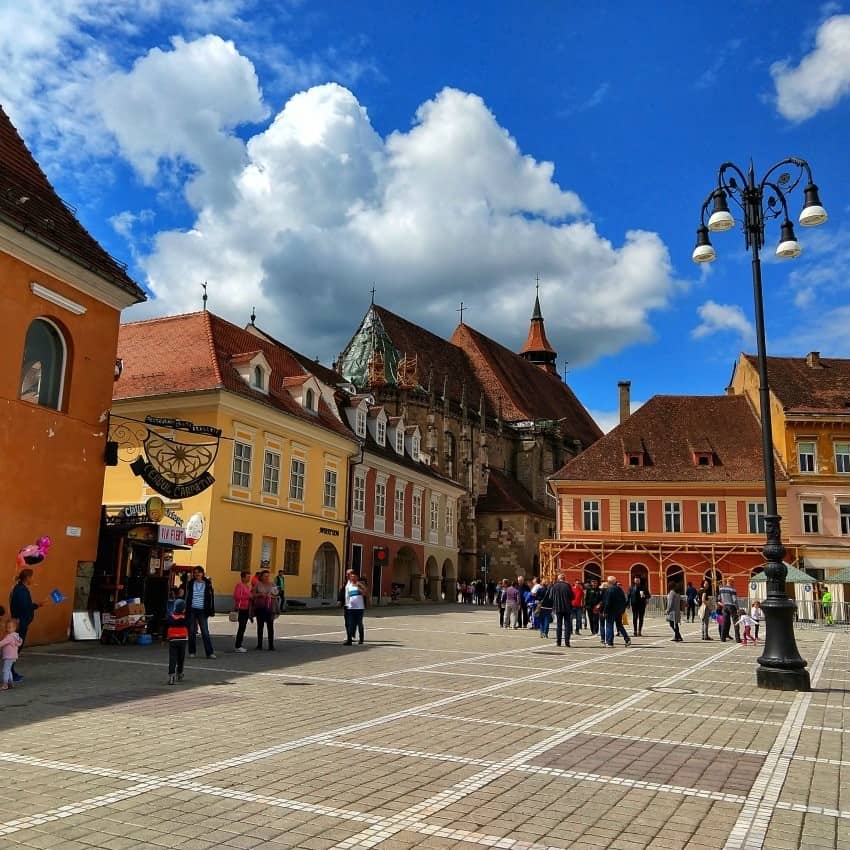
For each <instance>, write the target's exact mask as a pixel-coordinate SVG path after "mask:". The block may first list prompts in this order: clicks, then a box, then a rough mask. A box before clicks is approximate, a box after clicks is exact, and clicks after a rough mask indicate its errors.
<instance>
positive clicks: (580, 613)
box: [573, 605, 584, 634]
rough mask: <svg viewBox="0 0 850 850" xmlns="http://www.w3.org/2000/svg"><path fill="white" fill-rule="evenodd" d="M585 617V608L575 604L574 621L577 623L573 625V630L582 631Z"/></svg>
mask: <svg viewBox="0 0 850 850" xmlns="http://www.w3.org/2000/svg"><path fill="white" fill-rule="evenodd" d="M583 619H584V608H581V607H578V608H577V607H576V606H575V605H573V622H574V623H575V625H574V626H573V631H574V632H575V633H576V634H578V633H579V632H580V631H581V623H582V620H583Z"/></svg>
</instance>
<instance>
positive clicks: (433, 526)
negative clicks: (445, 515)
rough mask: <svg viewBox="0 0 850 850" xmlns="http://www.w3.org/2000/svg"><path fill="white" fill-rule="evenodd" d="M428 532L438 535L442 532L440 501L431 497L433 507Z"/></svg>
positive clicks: (429, 517) (431, 507) (430, 512)
mask: <svg viewBox="0 0 850 850" xmlns="http://www.w3.org/2000/svg"><path fill="white" fill-rule="evenodd" d="M428 530H429V531H430V532H431V533H432V534H437V533H439V531H440V500H439V498H435V497H434V496H431V506H430V509H429V516H428Z"/></svg>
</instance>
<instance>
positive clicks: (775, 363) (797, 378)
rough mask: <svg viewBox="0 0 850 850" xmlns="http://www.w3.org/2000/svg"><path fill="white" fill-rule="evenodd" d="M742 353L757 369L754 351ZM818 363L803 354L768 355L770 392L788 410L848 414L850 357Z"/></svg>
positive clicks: (823, 359) (824, 359)
mask: <svg viewBox="0 0 850 850" xmlns="http://www.w3.org/2000/svg"><path fill="white" fill-rule="evenodd" d="M742 356H743V357H744V358H745V359H746V360H747V361H748V362H749V363H750V365H751V366H752V367H753V369H756V370H758V358H757V357H756V356H755V355H754V354H744V355H742ZM819 363H820V366H815V367H811V366H809V365H808V364H807V362H806V358H805V357H768V358H767V379H768V383H769V384H770V389H771V391H772V392H773V394H774V395H775V396H776V398H777V399H779V402H780V404H781V405H782V407H783V408H784V409H785V410H787V411H789V412H794V411H799V412H801V413H814V412H841V413H845V414H850V360H839V359H833V358H828V359H827V358H819Z"/></svg>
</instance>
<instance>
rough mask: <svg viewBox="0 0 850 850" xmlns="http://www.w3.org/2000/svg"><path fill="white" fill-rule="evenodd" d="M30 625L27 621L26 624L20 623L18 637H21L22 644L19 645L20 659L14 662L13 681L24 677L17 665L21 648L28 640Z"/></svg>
mask: <svg viewBox="0 0 850 850" xmlns="http://www.w3.org/2000/svg"><path fill="white" fill-rule="evenodd" d="M29 627H30V624H29V623H27V624H26V625H25V626H22V625H21V624H20V623H18V637H19V638H20V639H21V645H20V646H19V647H18V660H17V661H13V662H12V681H15V679H21V678H23V677H22V676H21V675H20V674H19V673H18V671H17V670H16V669H15V665H16V664H17V663H18V661H20V659H21V650H22V649H23V648H24V644H25V643H26V642H27V632H28V631H29Z"/></svg>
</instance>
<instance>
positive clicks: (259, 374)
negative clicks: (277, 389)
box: [254, 366, 263, 390]
mask: <svg viewBox="0 0 850 850" xmlns="http://www.w3.org/2000/svg"><path fill="white" fill-rule="evenodd" d="M254 386H255V387H256V388H257V389H258V390H261V389H263V367H262V366H255V367H254Z"/></svg>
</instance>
